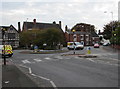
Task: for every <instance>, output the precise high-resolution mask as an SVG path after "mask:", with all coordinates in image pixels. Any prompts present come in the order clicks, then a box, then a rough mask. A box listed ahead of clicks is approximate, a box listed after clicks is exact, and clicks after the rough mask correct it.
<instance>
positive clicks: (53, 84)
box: [50, 81, 57, 89]
mask: <svg viewBox="0 0 120 89" xmlns="http://www.w3.org/2000/svg"><path fill="white" fill-rule="evenodd" d="M50 83H51V84H52V86H53V87H54V88H55V89H57V87H56V85H55V83H54V82H53V81H50Z"/></svg>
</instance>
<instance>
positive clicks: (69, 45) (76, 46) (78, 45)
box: [67, 42, 84, 50]
mask: <svg viewBox="0 0 120 89" xmlns="http://www.w3.org/2000/svg"><path fill="white" fill-rule="evenodd" d="M67 48H68V49H69V50H74V49H75V50H79V49H80V50H83V49H84V45H83V44H82V43H80V42H67Z"/></svg>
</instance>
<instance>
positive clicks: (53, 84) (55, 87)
mask: <svg viewBox="0 0 120 89" xmlns="http://www.w3.org/2000/svg"><path fill="white" fill-rule="evenodd" d="M19 66H22V67H25V68H27V69H28V70H29V73H30V74H31V75H33V76H36V77H39V78H41V79H44V80H47V81H49V82H50V83H51V85H52V86H53V88H54V89H58V88H57V86H56V85H55V83H54V82H53V81H52V80H50V79H48V78H45V77H42V76H38V75H36V74H33V73H32V70H31V68H30V67H27V66H23V65H19Z"/></svg>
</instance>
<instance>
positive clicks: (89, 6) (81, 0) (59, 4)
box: [0, 0, 119, 31]
mask: <svg viewBox="0 0 120 89" xmlns="http://www.w3.org/2000/svg"><path fill="white" fill-rule="evenodd" d="M118 2H119V0H1V3H0V16H1V17H0V26H10V25H11V24H12V25H13V26H14V27H16V28H18V22H21V28H22V25H23V22H24V21H27V22H32V21H33V19H36V21H37V22H41V23H52V22H53V21H56V23H59V21H61V22H62V29H63V31H64V30H65V25H67V26H68V28H72V27H73V26H74V25H76V24H77V23H87V24H91V25H94V26H95V29H96V30H101V31H103V26H104V25H105V24H107V23H109V22H110V21H113V20H118ZM112 13H113V14H112ZM112 15H113V16H112Z"/></svg>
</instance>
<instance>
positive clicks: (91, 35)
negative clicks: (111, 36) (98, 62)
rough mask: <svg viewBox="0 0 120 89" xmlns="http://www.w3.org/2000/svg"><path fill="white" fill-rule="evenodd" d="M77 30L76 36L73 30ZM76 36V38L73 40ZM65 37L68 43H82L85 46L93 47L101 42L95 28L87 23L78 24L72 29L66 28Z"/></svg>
mask: <svg viewBox="0 0 120 89" xmlns="http://www.w3.org/2000/svg"><path fill="white" fill-rule="evenodd" d="M73 29H74V30H75V32H74V34H73V32H72V30H73ZM73 35H74V38H73ZM65 37H66V42H73V41H74V40H73V39H75V41H77V42H81V43H83V44H84V45H86V46H87V45H93V44H94V43H96V42H99V36H98V35H97V33H96V32H95V29H94V26H93V25H90V24H85V23H79V24H76V25H75V26H74V27H73V28H72V29H68V28H67V26H66V27H65Z"/></svg>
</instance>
